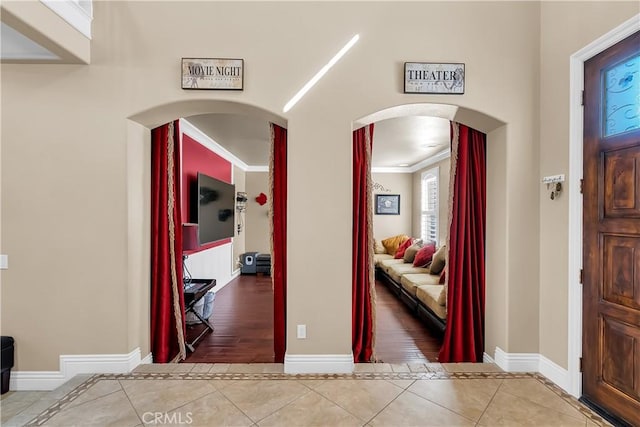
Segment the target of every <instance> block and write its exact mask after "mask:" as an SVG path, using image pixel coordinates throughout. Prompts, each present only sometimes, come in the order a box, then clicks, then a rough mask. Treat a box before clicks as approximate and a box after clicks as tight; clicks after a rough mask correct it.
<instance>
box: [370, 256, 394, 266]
mask: <svg viewBox="0 0 640 427" xmlns="http://www.w3.org/2000/svg"><path fill="white" fill-rule="evenodd" d="M387 259H393V257H392V256H391V255H389V254H373V265H375V266H376V267H378V266H379V265H380V263H381V262H382V261H384V260H387Z"/></svg>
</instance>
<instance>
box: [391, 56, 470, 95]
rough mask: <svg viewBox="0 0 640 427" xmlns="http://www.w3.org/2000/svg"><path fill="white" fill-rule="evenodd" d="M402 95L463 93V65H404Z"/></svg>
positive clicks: (428, 63) (406, 63)
mask: <svg viewBox="0 0 640 427" xmlns="http://www.w3.org/2000/svg"><path fill="white" fill-rule="evenodd" d="M404 93H438V94H459V95H461V94H463V93H464V64H458V63H452V64H436V63H431V62H405V63H404Z"/></svg>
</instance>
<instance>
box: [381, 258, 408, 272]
mask: <svg viewBox="0 0 640 427" xmlns="http://www.w3.org/2000/svg"><path fill="white" fill-rule="evenodd" d="M389 256H391V255H389ZM395 264H403V262H402V260H401V259H394V258H393V257H391V258H389V259H384V260H382V261H380V262H379V263H378V268H380V269H381V270H382V271H384V272H385V273H387V274H389V268H390V267H391V266H393V265H395Z"/></svg>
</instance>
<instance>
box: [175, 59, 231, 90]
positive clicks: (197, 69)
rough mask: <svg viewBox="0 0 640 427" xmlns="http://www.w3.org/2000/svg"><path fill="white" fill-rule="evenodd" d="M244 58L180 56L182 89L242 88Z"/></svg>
mask: <svg viewBox="0 0 640 427" xmlns="http://www.w3.org/2000/svg"><path fill="white" fill-rule="evenodd" d="M243 84H244V60H243V59H227V58H182V89H195V90H198V89H200V90H242V89H243Z"/></svg>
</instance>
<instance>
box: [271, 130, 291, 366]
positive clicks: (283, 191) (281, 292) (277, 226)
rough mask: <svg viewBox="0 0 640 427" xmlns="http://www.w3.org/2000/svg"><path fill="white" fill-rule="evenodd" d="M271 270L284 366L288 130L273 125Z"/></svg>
mask: <svg viewBox="0 0 640 427" xmlns="http://www.w3.org/2000/svg"><path fill="white" fill-rule="evenodd" d="M270 174H271V209H272V211H271V218H272V221H273V222H272V227H273V230H272V239H271V245H272V248H271V256H272V259H271V263H272V266H271V269H272V274H271V276H272V280H273V329H274V335H273V336H274V338H273V347H274V354H275V362H276V363H282V362H284V352H285V347H286V339H285V337H286V322H287V318H286V309H287V130H286V129H284V128H281V127H280V126H278V125H275V124H271V165H270Z"/></svg>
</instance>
